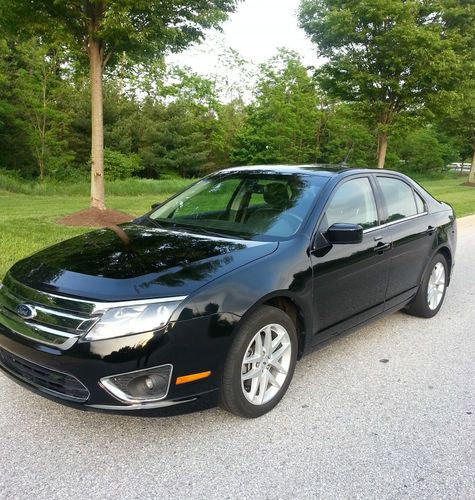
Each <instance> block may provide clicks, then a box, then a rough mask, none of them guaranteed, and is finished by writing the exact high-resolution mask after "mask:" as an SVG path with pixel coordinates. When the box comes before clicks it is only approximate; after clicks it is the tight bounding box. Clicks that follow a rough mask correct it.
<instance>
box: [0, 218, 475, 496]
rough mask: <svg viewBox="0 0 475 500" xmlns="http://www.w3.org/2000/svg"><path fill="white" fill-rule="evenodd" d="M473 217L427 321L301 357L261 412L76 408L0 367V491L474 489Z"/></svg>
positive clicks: (427, 492) (388, 324)
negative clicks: (140, 413) (278, 395)
mask: <svg viewBox="0 0 475 500" xmlns="http://www.w3.org/2000/svg"><path fill="white" fill-rule="evenodd" d="M474 360H475V216H473V217H468V218H465V219H462V220H461V221H460V223H459V245H458V252H457V257H456V270H455V274H454V277H453V281H452V284H451V286H450V288H449V290H448V294H447V298H446V302H445V304H444V306H443V308H442V310H441V312H440V313H439V315H438V316H437V317H436V318H435V319H432V320H423V319H418V318H413V317H411V316H408V315H406V314H404V313H397V314H395V315H392V316H390V317H388V318H384V319H382V320H379V321H377V322H375V323H372V324H371V325H369V326H367V327H365V328H362V329H360V330H358V331H356V332H354V333H352V334H351V335H349V336H346V337H343V338H340V339H337V340H335V341H334V342H333V343H331V344H330V345H329V346H328V347H326V348H324V349H322V350H320V351H318V352H315V353H314V354H312V355H310V356H308V357H306V358H304V359H303V360H302V361H301V362H300V363H299V365H298V366H297V370H296V374H295V377H294V380H293V382H292V384H291V386H290V389H289V392H288V393H287V396H286V397H285V398H284V400H283V401H282V402H281V403H280V405H279V406H278V407H277V408H276V409H275V410H274V411H272V412H271V413H270V414H268V415H265V416H264V417H262V418H260V419H257V420H252V421H250V420H243V419H239V418H237V417H233V416H231V415H229V414H228V413H226V412H224V411H222V410H219V409H211V410H207V411H203V412H199V413H193V414H187V415H181V416H175V417H168V418H142V417H130V416H125V415H123V416H116V415H107V414H98V413H89V412H80V411H76V410H73V409H69V408H67V407H63V406H61V405H58V404H55V403H53V402H50V401H48V400H46V399H43V398H41V397H39V396H36V395H33V394H31V393H30V392H29V391H26V390H25V389H22V388H20V387H18V386H17V385H16V384H14V383H13V382H11V381H10V380H8V379H7V378H5V377H4V376H3V375H0V498H1V499H2V500H3V499H7V498H8V499H15V500H17V499H18V500H20V499H27V498H28V499H35V500H36V499H52V498H61V499H65V498H75V499H86V498H87V499H93V498H101V499H102V498H121V499H123V498H124V499H125V498H137V499H138V498H140V499H143V498H187V499H191V498H197V499H198V498H233V499H234V498H269V499H271V498H272V499H274V498H284V499H286V498H292V499H300V498H350V497H351V498H355V497H358V498H363V497H364V498H378V499H381V498H400V497H408V498H458V499H459V498H467V499H468V498H475V474H474V463H475V439H474V437H475V425H474V422H475V414H474V413H475V397H474V395H475V364H474Z"/></svg>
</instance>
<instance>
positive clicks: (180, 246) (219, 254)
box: [10, 223, 278, 301]
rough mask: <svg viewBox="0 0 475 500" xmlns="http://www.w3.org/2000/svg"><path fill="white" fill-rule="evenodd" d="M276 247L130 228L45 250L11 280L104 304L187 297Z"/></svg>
mask: <svg viewBox="0 0 475 500" xmlns="http://www.w3.org/2000/svg"><path fill="white" fill-rule="evenodd" d="M277 247H278V243H276V242H258V241H248V240H235V239H228V238H219V237H213V236H208V235H206V236H202V235H197V234H192V233H187V232H178V231H168V230H165V229H159V228H151V227H146V226H143V225H138V224H134V223H128V224H123V225H120V226H114V227H110V228H105V229H99V230H96V231H92V232H89V233H86V234H83V235H81V236H77V237H75V238H72V239H70V240H67V241H64V242H62V243H59V244H57V245H54V246H52V247H49V248H46V249H45V250H42V251H40V252H38V253H36V254H34V255H33V256H31V257H28V258H26V259H23V260H21V261H19V262H18V263H17V264H15V265H14V266H13V267H12V269H11V270H10V276H11V277H13V278H14V279H16V280H17V281H19V282H21V283H23V284H25V285H27V286H30V287H32V288H35V289H37V290H42V291H46V292H50V293H57V294H65V295H71V296H74V297H79V298H87V299H92V300H100V301H116V300H135V299H142V298H152V297H153V298H157V297H171V296H182V295H189V294H190V293H192V292H193V291H195V290H197V289H198V288H200V287H202V286H203V285H205V284H207V283H209V282H210V281H212V280H214V279H216V278H218V277H220V276H222V275H223V274H226V273H228V272H230V271H232V270H234V269H236V268H238V267H240V266H243V265H245V264H247V263H249V262H252V261H253V260H256V259H259V258H261V257H264V256H265V255H268V254H270V253H272V252H274V251H275V250H276V249H277Z"/></svg>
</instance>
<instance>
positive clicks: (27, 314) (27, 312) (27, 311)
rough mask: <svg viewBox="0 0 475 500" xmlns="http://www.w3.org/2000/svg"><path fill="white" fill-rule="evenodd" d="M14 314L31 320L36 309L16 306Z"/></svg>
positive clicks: (27, 306)
mask: <svg viewBox="0 0 475 500" xmlns="http://www.w3.org/2000/svg"><path fill="white" fill-rule="evenodd" d="M15 310H16V313H17V314H18V316H21V317H22V318H24V319H32V318H34V317H35V316H36V309H35V308H34V307H33V306H30V305H28V304H18V305H17V306H16V309H15Z"/></svg>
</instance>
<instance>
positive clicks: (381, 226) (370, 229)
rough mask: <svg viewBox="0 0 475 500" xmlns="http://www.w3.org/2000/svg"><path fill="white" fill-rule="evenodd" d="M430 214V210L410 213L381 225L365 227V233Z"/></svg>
mask: <svg viewBox="0 0 475 500" xmlns="http://www.w3.org/2000/svg"><path fill="white" fill-rule="evenodd" d="M428 214H429V212H422V213H421V214H415V215H410V216H409V217H404V219H399V220H394V221H391V222H386V223H385V224H381V225H379V226H375V227H370V228H369V229H364V230H363V234H366V233H371V232H372V231H376V230H377V229H384V228H385V227H389V226H394V225H395V224H399V223H400V222H405V221H407V220H412V219H417V217H422V216H424V215H428Z"/></svg>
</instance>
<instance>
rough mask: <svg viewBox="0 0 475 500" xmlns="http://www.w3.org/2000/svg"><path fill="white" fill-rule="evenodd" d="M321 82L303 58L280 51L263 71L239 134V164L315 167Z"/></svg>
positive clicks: (235, 156)
mask: <svg viewBox="0 0 475 500" xmlns="http://www.w3.org/2000/svg"><path fill="white" fill-rule="evenodd" d="M318 118H319V110H318V98H317V93H316V88H315V82H314V81H313V80H312V78H311V77H310V76H309V74H308V71H307V69H306V68H305V67H304V66H303V64H302V62H301V60H300V59H299V57H298V56H297V54H295V53H293V52H287V51H280V53H279V54H278V55H277V56H276V57H275V58H273V59H271V61H270V62H269V63H268V64H264V65H262V66H261V72H260V75H259V80H258V84H257V91H256V99H255V102H254V103H252V104H251V105H250V106H249V108H248V116H247V120H246V121H245V123H244V126H243V127H242V129H241V130H240V131H239V132H238V133H237V137H236V145H235V148H234V151H233V154H232V160H233V163H241V164H246V163H250V164H258V163H264V164H269V163H309V162H314V161H316V159H317V156H318V151H317V147H316V143H317V139H316V136H317V125H318Z"/></svg>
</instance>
